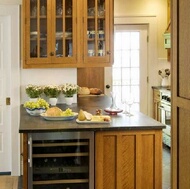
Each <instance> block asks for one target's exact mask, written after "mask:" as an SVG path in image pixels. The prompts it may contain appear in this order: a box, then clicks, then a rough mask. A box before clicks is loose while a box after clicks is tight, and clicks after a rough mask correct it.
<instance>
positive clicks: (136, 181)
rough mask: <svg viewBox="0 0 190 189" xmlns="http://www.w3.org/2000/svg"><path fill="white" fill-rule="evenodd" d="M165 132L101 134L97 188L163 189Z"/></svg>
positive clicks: (97, 148)
mask: <svg viewBox="0 0 190 189" xmlns="http://www.w3.org/2000/svg"><path fill="white" fill-rule="evenodd" d="M161 160H162V131H161V130H160V131H159V130H152V131H131V132H130V131H127V132H125V131H121V132H120V131H116V132H110V131H109V132H97V133H96V135H95V188H96V189H97V188H98V189H125V188H133V189H135V188H136V189H140V188H142V189H144V188H150V189H152V188H155V189H160V188H162V161H161Z"/></svg>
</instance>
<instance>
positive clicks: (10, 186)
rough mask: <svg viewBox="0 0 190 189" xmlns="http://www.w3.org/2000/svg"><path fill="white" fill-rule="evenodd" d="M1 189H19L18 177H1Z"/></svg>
mask: <svg viewBox="0 0 190 189" xmlns="http://www.w3.org/2000/svg"><path fill="white" fill-rule="evenodd" d="M0 188H1V189H17V188H18V177H17V176H0Z"/></svg>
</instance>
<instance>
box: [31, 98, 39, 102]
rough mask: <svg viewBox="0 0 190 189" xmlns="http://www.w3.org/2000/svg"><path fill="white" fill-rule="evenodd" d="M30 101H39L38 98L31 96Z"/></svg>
mask: <svg viewBox="0 0 190 189" xmlns="http://www.w3.org/2000/svg"><path fill="white" fill-rule="evenodd" d="M29 101H30V102H37V101H38V98H30V99H29Z"/></svg>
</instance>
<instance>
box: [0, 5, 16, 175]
mask: <svg viewBox="0 0 190 189" xmlns="http://www.w3.org/2000/svg"><path fill="white" fill-rule="evenodd" d="M19 14H20V6H19V5H0V16H8V17H10V20H11V26H10V27H11V36H10V37H11V46H10V52H11V53H10V59H11V62H10V75H11V78H10V80H11V83H10V86H11V87H10V88H11V89H10V94H11V95H10V98H11V115H7V116H9V117H10V119H11V138H12V141H11V175H13V176H18V175H20V134H19V122H20V17H19Z"/></svg>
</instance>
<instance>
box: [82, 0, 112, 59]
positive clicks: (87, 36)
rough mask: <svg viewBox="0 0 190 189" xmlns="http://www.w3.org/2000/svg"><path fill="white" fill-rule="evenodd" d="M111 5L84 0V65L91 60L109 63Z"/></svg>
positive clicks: (104, 0) (107, 2) (99, 1)
mask: <svg viewBox="0 0 190 189" xmlns="http://www.w3.org/2000/svg"><path fill="white" fill-rule="evenodd" d="M112 4H113V3H112V1H110V0H86V5H85V6H86V12H85V18H86V20H85V27H86V31H87V32H86V31H85V32H84V43H85V44H84V57H85V63H89V62H92V58H93V59H94V60H95V62H97V61H98V62H99V63H106V62H111V60H110V59H111V53H113V52H112V46H111V43H110V41H111V37H112V36H111V35H110V33H111V32H112V31H113V25H112V21H113V19H112V17H110V16H111V15H112Z"/></svg>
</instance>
